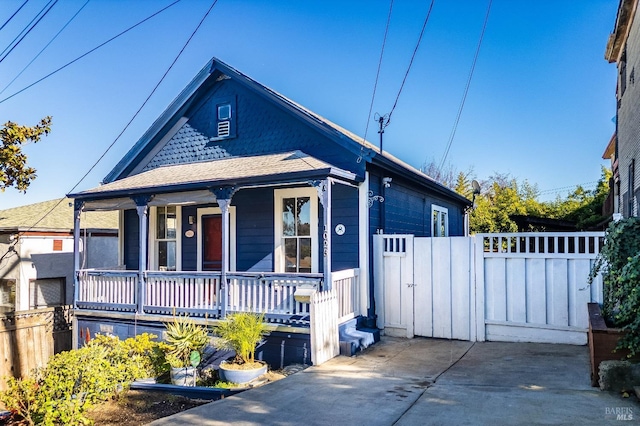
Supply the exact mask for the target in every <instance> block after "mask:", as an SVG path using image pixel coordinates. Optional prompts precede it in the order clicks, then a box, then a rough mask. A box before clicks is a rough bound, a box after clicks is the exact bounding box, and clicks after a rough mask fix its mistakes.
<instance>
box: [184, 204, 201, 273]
mask: <svg viewBox="0 0 640 426" xmlns="http://www.w3.org/2000/svg"><path fill="white" fill-rule="evenodd" d="M189 216H192V217H194V218H197V217H198V207H197V206H184V207H182V234H180V235H182V270H183V271H197V270H198V238H200V235H199V234H198V225H197V223H196V222H197V221H196V220H194V221H193V222H194V223H193V224H189ZM189 230H191V231H193V232H194V233H195V234H194V236H193V237H191V238H187V237H185V236H184V235H185V232H187V231H189Z"/></svg>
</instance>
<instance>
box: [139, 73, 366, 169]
mask: <svg viewBox="0 0 640 426" xmlns="http://www.w3.org/2000/svg"><path fill="white" fill-rule="evenodd" d="M228 98H234V99H236V101H237V111H234V113H235V117H236V130H237V133H236V137H233V138H229V139H224V140H215V137H216V136H217V133H216V130H215V128H214V127H213V126H212V123H214V122H215V105H216V102H217V101H218V100H220V99H228ZM185 116H187V117H189V121H188V122H187V123H186V124H185V125H184V126H183V127H182V128H181V129H180V130H179V131H178V132H177V133H176V134H175V135H174V136H173V138H172V139H171V140H170V141H169V142H167V144H166V145H165V146H164V147H163V148H162V149H161V150H160V151H159V152H158V154H157V155H156V156H155V157H154V158H153V159H152V160H151V161H150V162H149V164H147V165H146V166H145V170H149V169H154V168H156V167H159V166H162V165H167V164H183V163H190V162H194V161H206V160H215V159H220V158H225V157H230V156H247V155H257V154H267V153H274V152H286V151H293V150H298V149H299V150H301V151H303V152H305V153H307V154H309V155H311V156H314V157H316V158H319V159H321V160H324V161H326V162H328V163H330V164H333V165H335V166H337V167H340V168H343V169H346V170H350V171H353V172H356V173H358V174H360V175H363V173H364V167H365V161H361V162H360V163H358V162H357V156H356V155H354V154H353V153H351V152H350V151H348V150H347V149H346V148H343V147H342V146H340V145H338V144H337V143H333V142H330V141H328V140H327V138H326V137H325V136H323V135H321V134H320V133H318V132H317V131H316V130H314V129H313V128H311V127H309V126H308V125H307V124H305V123H303V122H302V121H301V120H300V119H298V118H296V117H294V116H292V115H291V114H289V113H288V112H286V111H285V110H283V109H281V108H278V107H275V106H274V104H272V103H270V102H267V101H266V100H265V99H264V98H262V97H261V96H259V95H257V94H255V93H252V92H250V91H249V90H247V89H246V88H244V87H243V86H241V85H239V84H238V83H236V82H234V81H233V80H224V81H221V82H219V83H218V84H217V85H216V86H215V90H212V91H210V92H209V93H208V94H207V96H206V97H205V98H203V99H202V100H201V101H200V103H198V104H196V106H195V107H194V108H192V110H190V111H187V113H186V115H185Z"/></svg>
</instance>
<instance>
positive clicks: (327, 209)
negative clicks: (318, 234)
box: [314, 178, 333, 290]
mask: <svg viewBox="0 0 640 426" xmlns="http://www.w3.org/2000/svg"><path fill="white" fill-rule="evenodd" d="M331 185H333V180H331V179H330V178H327V179H325V180H323V181H321V182H318V184H317V185H314V186H315V187H316V190H317V191H318V197H319V198H320V203H321V204H322V219H323V229H322V253H323V259H324V262H323V263H324V268H323V272H324V284H325V289H326V290H331V288H332V287H333V281H331V234H332V232H331Z"/></svg>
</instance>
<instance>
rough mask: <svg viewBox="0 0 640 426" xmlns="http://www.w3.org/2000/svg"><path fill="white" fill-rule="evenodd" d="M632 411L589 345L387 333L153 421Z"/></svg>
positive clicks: (446, 421)
mask: <svg viewBox="0 0 640 426" xmlns="http://www.w3.org/2000/svg"><path fill="white" fill-rule="evenodd" d="M632 398H633V397H632ZM619 414H621V415H623V416H626V417H621V418H620V419H619V418H618V415H619ZM623 418H624V419H626V420H627V421H626V422H625V423H623V424H639V423H640V404H638V402H637V400H635V398H634V399H633V400H632V399H631V398H629V399H622V398H621V397H619V396H618V395H615V394H610V393H606V392H601V391H599V390H598V389H596V388H592V387H591V386H590V385H589V354H588V349H587V348H586V347H584V346H571V345H551V344H534V343H498V342H482V343H475V344H474V343H470V342H462V341H449V340H440V339H426V338H415V339H400V338H391V337H383V338H382V341H381V342H380V343H377V344H376V345H374V346H373V347H371V348H369V349H367V350H365V351H364V352H362V353H360V354H358V355H357V356H355V357H351V358H348V357H343V356H340V357H337V358H334V359H332V360H331V361H329V362H327V363H325V364H323V365H321V366H319V367H310V368H308V369H306V370H304V371H302V372H299V373H296V374H294V375H292V376H289V377H287V378H286V379H283V380H280V381H277V382H274V383H271V384H268V385H266V386H263V387H259V388H256V389H252V390H250V391H246V392H243V393H240V394H238V395H235V396H232V397H229V398H226V399H224V400H220V401H216V402H212V403H210V404H206V405H202V406H200V407H197V408H194V409H191V410H188V411H184V412H182V413H179V414H176V415H174V416H170V417H167V418H164V419H160V420H158V421H156V422H154V423H153V424H154V425H175V424H193V425H228V424H234V425H300V424H303V425H332V426H338V425H478V424H480V425H482V424H487V425H489V424H490V425H520V424H576V425H589V424H594V425H602V424H607V423H611V424H620V423H619V421H621V420H622V419H623Z"/></svg>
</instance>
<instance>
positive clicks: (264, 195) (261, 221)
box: [232, 188, 274, 272]
mask: <svg viewBox="0 0 640 426" xmlns="http://www.w3.org/2000/svg"><path fill="white" fill-rule="evenodd" d="M232 204H233V205H235V206H236V269H237V270H238V271H261V272H269V271H273V240H274V234H273V220H274V219H273V209H274V204H273V189H272V188H260V189H245V190H242V191H239V192H238V193H237V194H235V195H234V196H233V201H232Z"/></svg>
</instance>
